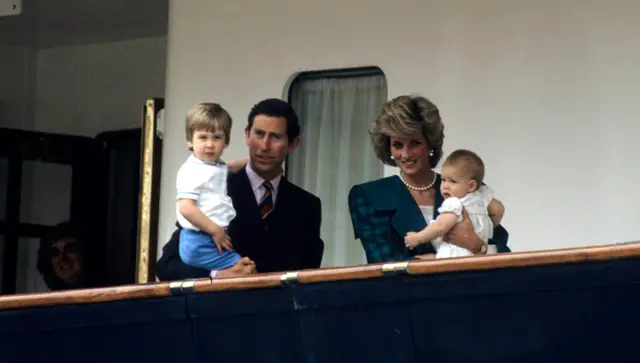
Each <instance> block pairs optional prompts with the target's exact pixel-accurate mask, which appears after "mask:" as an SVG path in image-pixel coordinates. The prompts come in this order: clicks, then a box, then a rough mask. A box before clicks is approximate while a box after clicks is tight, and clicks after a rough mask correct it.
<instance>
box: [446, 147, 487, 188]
mask: <svg viewBox="0 0 640 363" xmlns="http://www.w3.org/2000/svg"><path fill="white" fill-rule="evenodd" d="M444 165H455V166H458V167H461V168H462V169H463V170H464V172H465V173H466V174H467V176H469V177H470V178H471V179H472V180H475V181H476V183H477V184H478V187H479V186H480V185H482V184H483V183H484V162H482V159H481V158H480V156H478V154H476V153H474V152H473V151H470V150H462V149H460V150H456V151H454V152H452V153H451V154H449V156H447V159H446V160H445V161H444Z"/></svg>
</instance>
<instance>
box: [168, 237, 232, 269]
mask: <svg viewBox="0 0 640 363" xmlns="http://www.w3.org/2000/svg"><path fill="white" fill-rule="evenodd" d="M179 246H180V259H181V260H182V262H184V263H186V264H187V265H191V266H194V267H199V268H202V269H206V270H209V271H213V270H222V269H225V268H228V267H231V266H233V265H235V264H236V263H237V262H238V261H239V260H240V255H239V254H238V253H237V252H235V251H234V252H229V251H227V250H224V249H223V250H222V254H220V253H218V249H217V247H216V245H215V243H214V242H213V238H212V237H211V235H209V234H207V233H205V232H201V231H194V230H192V229H187V228H183V229H182V230H181V231H180V243H179Z"/></svg>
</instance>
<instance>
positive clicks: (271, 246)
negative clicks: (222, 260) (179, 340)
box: [156, 98, 324, 281]
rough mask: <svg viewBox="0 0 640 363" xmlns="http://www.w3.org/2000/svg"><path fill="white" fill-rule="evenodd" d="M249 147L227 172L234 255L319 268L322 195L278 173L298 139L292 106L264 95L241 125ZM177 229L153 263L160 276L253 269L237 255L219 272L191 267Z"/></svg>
mask: <svg viewBox="0 0 640 363" xmlns="http://www.w3.org/2000/svg"><path fill="white" fill-rule="evenodd" d="M245 141H246V143H247V146H248V147H249V161H248V162H247V165H246V167H244V168H242V169H241V170H240V171H238V172H237V173H232V174H230V175H229V179H228V182H227V188H228V189H227V190H228V193H229V196H230V197H231V200H232V202H233V206H234V208H235V210H236V217H235V218H234V219H233V220H232V221H231V223H230V224H229V228H228V235H229V237H230V238H231V241H232V243H233V247H234V249H235V250H236V252H237V253H238V254H240V255H241V256H244V257H248V258H249V259H250V260H251V261H253V262H255V269H256V271H257V272H279V271H290V270H301V269H312V268H319V267H320V264H321V262H322V256H323V253H324V242H323V241H322V238H321V237H320V225H321V215H322V212H321V203H320V199H319V198H318V197H316V196H315V195H313V194H311V193H309V192H307V191H306V190H304V189H302V188H300V187H298V186H296V185H294V184H293V183H291V182H289V181H288V180H287V179H286V178H284V176H283V175H282V170H283V164H284V161H285V159H286V157H287V155H289V154H291V153H293V152H294V151H295V150H296V148H297V147H298V144H299V143H300V124H299V121H298V116H297V115H296V113H295V111H294V110H293V108H292V107H291V106H290V105H289V104H288V103H287V102H285V101H283V100H280V99H275V98H271V99H266V100H263V101H260V102H259V103H257V104H256V105H255V106H254V107H253V108H252V109H251V111H250V112H249V116H248V120H247V126H246V128H245ZM179 231H180V228H179V229H178V230H176V231H175V232H174V233H173V235H172V236H171V239H170V240H169V241H168V242H167V244H166V245H165V246H164V248H163V252H162V257H161V258H160V260H159V261H158V263H157V265H156V274H157V277H158V279H159V280H161V281H172V280H183V279H194V278H202V277H207V276H211V277H216V278H220V277H229V276H238V275H246V274H248V273H251V272H252V271H251V270H252V268H251V265H248V264H247V262H246V261H243V260H242V259H241V260H239V261H238V262H237V263H236V264H235V265H234V266H232V267H230V268H227V269H222V270H218V271H213V272H210V271H207V270H206V269H200V268H194V267H193V266H189V265H187V264H185V263H184V262H183V261H182V260H181V259H180V255H179V252H178V251H179V245H180V243H181V241H180V232H179Z"/></svg>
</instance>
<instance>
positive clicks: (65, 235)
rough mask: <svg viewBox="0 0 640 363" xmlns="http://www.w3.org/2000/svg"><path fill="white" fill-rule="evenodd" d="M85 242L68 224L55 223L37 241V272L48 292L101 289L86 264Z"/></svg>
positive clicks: (83, 237)
mask: <svg viewBox="0 0 640 363" xmlns="http://www.w3.org/2000/svg"><path fill="white" fill-rule="evenodd" d="M85 243H86V238H85V235H84V234H83V233H82V231H81V230H80V229H79V228H78V227H77V226H75V225H73V224H71V223H69V222H63V223H59V224H57V225H56V226H54V227H53V228H52V229H51V230H50V231H49V232H48V233H47V234H46V235H45V236H44V237H43V238H42V239H41V240H40V248H39V249H38V263H37V269H38V272H39V273H40V274H41V275H42V278H43V280H44V282H45V284H46V285H47V287H48V288H49V289H51V290H52V291H56V290H71V289H83V288H93V287H100V286H101V284H100V281H99V279H98V278H97V277H96V274H94V273H93V272H91V270H90V267H89V266H90V264H88V263H87V262H88V261H87V260H88V258H87V253H86V250H85Z"/></svg>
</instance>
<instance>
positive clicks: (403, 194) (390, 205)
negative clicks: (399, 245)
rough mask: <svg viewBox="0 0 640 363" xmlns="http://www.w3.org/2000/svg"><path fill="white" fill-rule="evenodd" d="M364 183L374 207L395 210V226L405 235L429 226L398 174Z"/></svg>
mask: <svg viewBox="0 0 640 363" xmlns="http://www.w3.org/2000/svg"><path fill="white" fill-rule="evenodd" d="M380 181H381V182H382V181H383V182H382V183H381V182H376V183H371V184H365V185H363V189H364V192H365V193H366V194H367V197H368V199H369V200H370V201H371V204H372V205H373V207H374V208H375V209H377V210H380V211H390V212H394V213H393V217H392V219H391V224H392V225H393V228H394V229H395V230H396V231H397V232H398V234H399V235H401V236H403V237H404V235H405V234H406V233H407V232H410V231H419V230H421V229H423V228H424V227H426V226H427V224H426V222H425V220H424V218H423V216H422V212H421V211H420V208H419V207H418V204H416V202H415V200H414V199H413V197H412V196H411V194H410V193H409V191H408V190H407V188H406V187H405V185H404V184H403V183H402V181H401V180H400V178H399V177H398V176H397V175H394V176H392V177H388V178H385V179H382V180H380Z"/></svg>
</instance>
